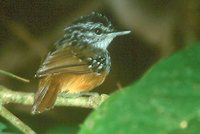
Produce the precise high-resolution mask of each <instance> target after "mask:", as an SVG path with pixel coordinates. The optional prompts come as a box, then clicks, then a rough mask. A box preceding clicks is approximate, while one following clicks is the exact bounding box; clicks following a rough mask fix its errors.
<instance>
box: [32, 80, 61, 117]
mask: <svg viewBox="0 0 200 134" xmlns="http://www.w3.org/2000/svg"><path fill="white" fill-rule="evenodd" d="M58 91H59V85H58V84H56V83H52V82H51V80H50V79H49V78H44V79H42V80H41V81H40V84H39V90H38V91H37V92H36V94H35V99H34V103H33V106H32V111H31V113H32V114H37V113H42V112H44V111H45V110H49V109H51V108H52V107H53V105H54V103H55V101H56V98H57V94H58Z"/></svg>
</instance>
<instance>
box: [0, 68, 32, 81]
mask: <svg viewBox="0 0 200 134" xmlns="http://www.w3.org/2000/svg"><path fill="white" fill-rule="evenodd" d="M0 74H3V75H6V76H9V77H11V78H14V79H17V80H20V81H23V82H26V83H28V82H30V80H28V79H24V78H22V77H19V76H17V75H14V74H12V73H9V72H6V71H3V70H0Z"/></svg>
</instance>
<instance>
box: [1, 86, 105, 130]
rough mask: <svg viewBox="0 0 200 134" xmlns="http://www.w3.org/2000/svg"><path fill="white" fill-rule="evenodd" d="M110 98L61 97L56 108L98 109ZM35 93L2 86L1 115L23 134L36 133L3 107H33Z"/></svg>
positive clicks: (103, 96)
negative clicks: (19, 105)
mask: <svg viewBox="0 0 200 134" xmlns="http://www.w3.org/2000/svg"><path fill="white" fill-rule="evenodd" d="M107 98H108V95H106V94H102V95H99V96H91V97H78V98H64V97H59V96H58V98H57V100H56V103H55V106H75V107H83V108H96V107H97V106H99V105H100V104H101V103H102V102H103V101H105V100H106V99H107ZM33 100H34V93H25V92H16V91H12V90H10V89H8V88H6V87H4V86H1V85H0V115H1V116H2V117H3V118H5V119H7V120H8V121H9V122H10V123H11V124H13V125H14V126H16V127H17V128H18V129H19V130H20V131H22V132H23V133H29V134H35V132H34V131H33V130H32V129H31V128H30V127H29V126H27V125H26V124H25V123H23V122H22V121H21V120H20V119H18V118H17V117H16V116H15V115H13V114H12V113H11V112H9V111H8V110H7V109H6V108H5V107H4V106H3V105H5V104H8V103H18V104H22V105H32V104H33Z"/></svg>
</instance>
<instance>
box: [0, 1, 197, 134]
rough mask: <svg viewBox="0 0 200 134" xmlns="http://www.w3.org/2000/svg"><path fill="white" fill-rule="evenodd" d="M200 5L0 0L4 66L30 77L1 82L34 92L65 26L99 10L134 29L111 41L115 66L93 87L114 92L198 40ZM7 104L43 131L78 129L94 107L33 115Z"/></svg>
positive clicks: (122, 26) (0, 48)
mask: <svg viewBox="0 0 200 134" xmlns="http://www.w3.org/2000/svg"><path fill="white" fill-rule="evenodd" d="M199 5H200V2H199V1H198V0H190V1H188V0H151V1H148V0H103V1H89V0H84V1H81V0H68V1H65V0H51V1H48V0H29V1H27V0H16V1H11V0H10V1H2V0H0V69H2V70H5V71H9V72H12V73H14V74H17V75H19V76H22V77H24V78H27V79H30V80H31V82H30V83H28V84H24V83H21V82H19V81H16V80H13V79H10V78H8V77H4V76H0V84H1V85H4V86H7V87H8V88H11V89H12V90H15V91H24V92H35V91H36V90H37V83H38V80H37V79H35V78H34V74H35V72H36V71H37V69H38V67H39V65H40V62H41V60H42V58H43V57H44V56H45V55H46V54H47V52H48V50H49V48H50V47H51V46H52V45H53V44H54V43H55V42H56V41H57V40H58V39H60V38H61V37H62V36H63V33H64V31H63V29H64V28H65V27H67V26H69V25H70V23H71V22H72V21H73V20H74V19H76V18H78V17H80V16H82V15H88V14H90V13H91V12H92V11H97V12H100V13H102V14H104V15H106V16H107V17H108V18H109V19H110V20H111V22H112V23H113V26H114V27H115V28H116V29H119V30H131V31H132V32H131V34H129V35H126V36H122V37H118V38H116V39H114V40H113V42H112V43H111V45H110V46H109V51H110V55H111V59H112V70H111V72H110V75H109V76H108V77H107V79H106V81H105V82H104V83H103V85H101V86H100V87H98V88H97V89H95V91H97V92H100V93H107V94H111V93H112V92H114V91H116V90H120V89H122V88H123V87H126V86H128V85H129V84H131V83H134V82H135V81H136V80H137V79H139V78H140V77H141V76H142V75H143V74H144V72H145V71H146V70H148V69H149V68H150V67H151V66H152V65H153V64H154V63H156V62H157V61H158V60H160V59H162V58H165V57H167V56H169V55H171V54H173V53H174V52H176V51H177V50H179V49H182V48H185V47H188V46H190V45H191V44H193V43H194V42H197V41H198V40H199V35H200V27H199V24H200V23H199V22H200V17H199V16H200V6H199ZM6 107H7V108H8V109H9V110H10V111H11V112H12V113H14V114H15V115H17V117H19V118H20V119H21V120H22V121H24V122H25V123H27V124H28V125H29V126H30V127H31V128H33V129H34V130H35V131H37V132H40V133H44V132H47V131H49V130H51V129H54V128H57V127H59V126H64V127H66V128H67V127H69V128H74V127H75V128H78V127H79V125H80V124H81V123H82V122H83V121H84V119H85V118H86V117H87V115H88V114H89V113H90V112H91V110H89V109H83V108H74V107H56V108H54V109H53V110H51V111H48V112H45V113H43V114H41V115H34V116H32V115H31V114H30V109H31V107H30V106H22V105H16V104H9V105H7V106H6ZM1 120H2V121H3V122H5V123H6V121H4V120H3V119H2V118H0V121H1ZM41 124H42V125H41Z"/></svg>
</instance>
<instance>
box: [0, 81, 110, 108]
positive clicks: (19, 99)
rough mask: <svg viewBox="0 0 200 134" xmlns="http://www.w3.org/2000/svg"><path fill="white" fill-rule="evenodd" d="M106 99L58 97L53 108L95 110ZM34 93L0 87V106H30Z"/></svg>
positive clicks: (104, 97) (104, 96)
mask: <svg viewBox="0 0 200 134" xmlns="http://www.w3.org/2000/svg"><path fill="white" fill-rule="evenodd" d="M107 98H108V95H106V94H102V95H100V96H91V97H77V98H64V97H59V96H58V98H57V100H56V103H55V106H75V107H83V108H96V107H97V106H99V105H100V104H101V103H102V102H103V101H105V100H106V99H107ZM33 100H34V93H25V92H16V91H12V90H10V89H8V88H6V87H4V86H1V85H0V102H1V103H2V104H8V103H19V104H23V105H32V104H33Z"/></svg>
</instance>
